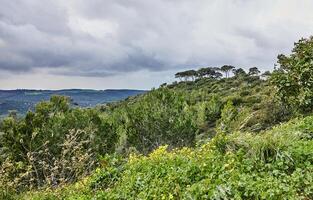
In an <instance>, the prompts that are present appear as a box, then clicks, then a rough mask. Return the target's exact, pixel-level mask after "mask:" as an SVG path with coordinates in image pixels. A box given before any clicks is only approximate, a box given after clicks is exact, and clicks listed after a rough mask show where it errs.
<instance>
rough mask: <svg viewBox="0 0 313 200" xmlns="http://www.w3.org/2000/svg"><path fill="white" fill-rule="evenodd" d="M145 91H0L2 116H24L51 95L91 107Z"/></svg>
mask: <svg viewBox="0 0 313 200" xmlns="http://www.w3.org/2000/svg"><path fill="white" fill-rule="evenodd" d="M144 92H146V91H144V90H126V89H121V90H87V89H67V90H24V89H22V90H0V116H1V115H6V114H7V113H8V111H9V110H17V111H18V113H20V114H24V113H26V112H27V111H28V110H30V109H34V106H35V105H36V104H37V103H38V102H40V101H43V100H49V98H50V96H51V95H64V96H69V97H71V98H72V100H73V103H74V104H75V105H78V106H81V107H91V106H95V105H97V104H104V103H109V102H114V101H119V100H123V99H125V98H127V97H129V96H134V95H138V94H142V93H144Z"/></svg>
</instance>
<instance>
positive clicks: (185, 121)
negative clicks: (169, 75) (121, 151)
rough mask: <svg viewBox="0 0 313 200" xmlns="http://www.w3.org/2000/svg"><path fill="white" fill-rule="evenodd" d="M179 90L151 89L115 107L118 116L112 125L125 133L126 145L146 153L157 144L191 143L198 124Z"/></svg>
mask: <svg viewBox="0 0 313 200" xmlns="http://www.w3.org/2000/svg"><path fill="white" fill-rule="evenodd" d="M190 110H191V108H190V106H189V105H188V103H187V99H186V97H185V96H184V94H183V93H182V92H176V91H173V90H170V89H168V88H160V89H158V90H154V91H151V92H150V93H148V94H147V95H145V96H143V97H142V98H141V99H140V100H138V101H137V102H134V103H132V104H130V105H125V106H122V107H121V108H119V110H118V111H117V110H115V112H118V113H119V114H118V117H119V118H120V120H115V121H114V124H113V126H114V127H115V128H116V130H118V132H119V133H120V135H125V136H126V140H127V141H126V142H124V143H125V148H129V147H135V148H136V149H137V150H138V151H139V152H142V153H148V152H150V151H151V150H153V149H155V148H157V147H158V146H161V145H165V144H168V145H170V146H171V148H174V147H182V146H191V145H193V143H194V140H195V135H196V134H197V127H196V125H195V123H194V120H193V117H192V112H191V111H190Z"/></svg>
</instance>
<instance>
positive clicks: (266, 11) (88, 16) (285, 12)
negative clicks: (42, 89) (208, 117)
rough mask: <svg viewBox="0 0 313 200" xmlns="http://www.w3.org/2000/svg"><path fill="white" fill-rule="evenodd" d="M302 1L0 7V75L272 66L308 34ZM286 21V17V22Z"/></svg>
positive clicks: (15, 3)
mask: <svg viewBox="0 0 313 200" xmlns="http://www.w3.org/2000/svg"><path fill="white" fill-rule="evenodd" d="M310 6H311V7H312V6H313V3H312V2H311V1H309V0H304V1H302V3H300V2H299V1H296V0H287V1H286V0H278V1H275V2H273V1H271V0H256V1H247V0H231V1H229V0H210V1H207V0H198V1H189V0H159V1H147V0H106V1H103V0H89V1H85V0H68V1H62V0H47V1H40V0H29V1H23V0H2V2H1V7H0V70H5V71H9V72H12V73H17V72H27V71H29V72H32V71H33V70H38V69H48V71H49V73H50V74H57V75H65V76H80V77H81V76H85V77H108V76H113V75H118V74H125V72H136V71H139V70H147V71H150V72H161V71H167V70H180V69H183V68H187V67H197V66H203V65H211V66H216V65H222V64H225V63H227V64H233V65H237V66H251V65H253V66H256V65H259V66H261V67H264V69H265V68H266V67H267V68H269V67H271V66H273V64H274V62H275V57H276V55H277V54H278V53H282V52H288V50H290V46H291V45H292V43H293V41H295V40H297V39H298V38H299V37H301V36H307V35H309V34H310V33H312V32H313V21H312V20H304V21H303V20H302V19H303V18H304V19H309V18H310V17H311V19H312V18H313V14H312V12H311V11H310V9H309V8H310ZM291 14H292V16H290V15H291Z"/></svg>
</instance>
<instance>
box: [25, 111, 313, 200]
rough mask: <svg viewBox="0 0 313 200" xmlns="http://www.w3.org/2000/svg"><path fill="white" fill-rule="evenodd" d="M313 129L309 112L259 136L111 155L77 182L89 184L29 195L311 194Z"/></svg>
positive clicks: (200, 196) (258, 196)
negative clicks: (89, 174) (170, 148)
mask: <svg viewBox="0 0 313 200" xmlns="http://www.w3.org/2000/svg"><path fill="white" fill-rule="evenodd" d="M312 131H313V117H307V118H304V119H298V120H292V121H290V122H289V123H287V124H284V125H281V126H277V127H275V128H274V129H273V130H271V131H267V132H264V133H262V134H258V135H255V134H251V133H239V132H237V133H234V134H227V135H225V134H219V135H217V136H216V137H215V138H213V139H212V140H211V141H210V142H208V143H206V144H204V145H202V146H200V147H198V148H195V149H191V148H187V147H185V148H182V149H174V150H172V151H169V150H168V146H161V147H159V148H158V149H156V150H155V151H153V152H152V153H151V154H149V155H147V156H143V155H138V154H132V155H130V156H129V157H128V158H127V159H124V160H123V159H121V158H116V157H115V156H113V157H106V158H104V163H105V164H104V166H103V167H102V168H101V169H99V170H97V171H96V172H95V173H94V175H92V176H91V178H89V179H88V181H86V180H83V181H80V182H78V183H77V184H75V185H81V186H83V185H84V188H82V187H77V186H76V187H74V186H73V185H71V186H68V187H64V188H62V189H61V190H54V191H49V192H41V193H40V195H41V196H40V195H39V194H38V193H33V194H32V195H31V194H27V197H30V196H31V197H36V196H37V197H38V196H40V198H38V199H47V198H48V197H50V196H52V195H55V198H52V199H58V198H59V199H60V198H61V197H62V199H73V196H74V197H75V198H77V199H84V198H86V199H273V200H274V199H312V198H313V176H312V174H313V159H312V158H313V157H312V155H313V141H312ZM86 184H87V185H86ZM95 186H96V187H95ZM97 186H100V187H97ZM78 194H79V195H78Z"/></svg>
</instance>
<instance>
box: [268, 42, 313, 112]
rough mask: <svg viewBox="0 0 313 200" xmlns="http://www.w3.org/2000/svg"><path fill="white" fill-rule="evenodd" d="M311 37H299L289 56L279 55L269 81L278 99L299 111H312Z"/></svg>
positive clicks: (312, 46) (312, 45)
mask: <svg viewBox="0 0 313 200" xmlns="http://www.w3.org/2000/svg"><path fill="white" fill-rule="evenodd" d="M312 62H313V37H310V38H309V39H301V40H299V41H298V42H297V43H295V46H294V48H293V50H292V53H291V54H290V55H289V56H285V55H279V56H278V64H279V68H278V69H277V70H276V71H275V72H274V73H273V74H272V78H271V81H272V83H273V84H274V85H275V86H276V88H277V93H278V95H279V97H280V99H281V100H282V101H283V102H284V103H286V104H287V105H289V106H291V107H293V108H299V109H300V110H301V111H305V112H308V111H312V105H313V70H312V67H313V66H312Z"/></svg>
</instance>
